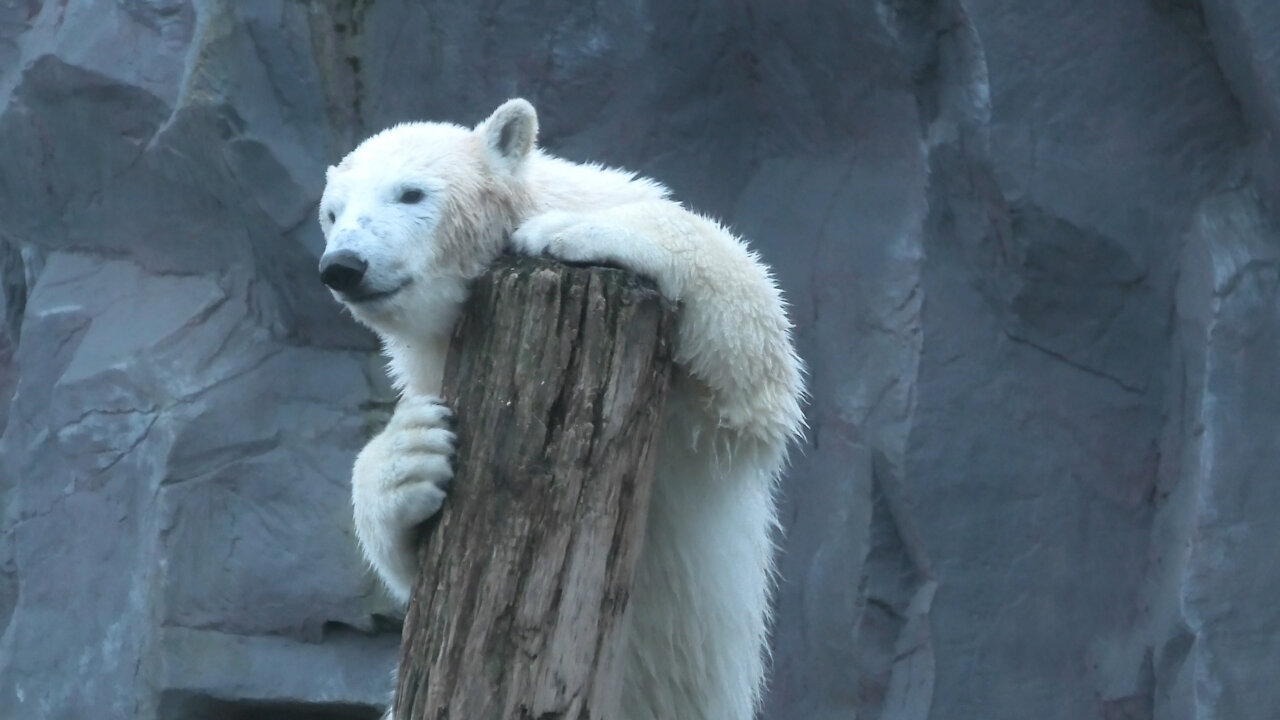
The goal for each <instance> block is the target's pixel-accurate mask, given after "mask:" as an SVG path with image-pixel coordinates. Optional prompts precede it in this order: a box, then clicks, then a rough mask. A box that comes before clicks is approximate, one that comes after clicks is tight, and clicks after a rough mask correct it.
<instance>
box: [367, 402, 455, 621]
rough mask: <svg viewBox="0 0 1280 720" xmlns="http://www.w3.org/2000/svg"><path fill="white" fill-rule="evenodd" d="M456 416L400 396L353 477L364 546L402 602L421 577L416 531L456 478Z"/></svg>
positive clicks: (437, 406) (431, 404) (437, 405)
mask: <svg viewBox="0 0 1280 720" xmlns="http://www.w3.org/2000/svg"><path fill="white" fill-rule="evenodd" d="M452 417H453V413H452V412H451V411H450V410H449V408H447V407H445V406H444V405H443V404H441V403H440V401H439V400H438V399H436V398H434V397H419V396H405V397H403V398H401V400H400V402H399V404H397V405H396V410H395V413H394V414H393V415H392V417H391V421H390V422H389V423H387V427H386V428H385V429H384V430H383V431H382V432H381V433H379V434H378V435H377V436H376V437H374V438H373V439H372V440H370V441H369V444H368V445H366V446H365V447H364V449H363V450H361V451H360V454H359V455H358V456H357V457H356V463H355V467H354V469H353V470H352V473H351V501H352V505H353V506H354V510H355V525H356V536H357V538H359V540H360V548H361V550H363V551H364V556H365V558H366V559H367V560H368V561H369V564H370V565H372V566H373V568H374V570H376V571H377V573H378V576H379V577H380V578H381V579H382V581H383V582H384V583H386V585H387V589H388V590H390V591H391V594H392V596H394V597H395V599H397V600H399V601H401V602H405V601H407V600H408V599H409V593H410V591H411V590H412V589H413V582H414V578H416V577H417V572H418V568H417V547H416V539H417V528H418V526H419V525H421V524H422V522H423V521H424V520H426V519H427V518H429V517H431V516H432V515H434V514H436V512H438V511H439V510H440V505H441V503H443V502H444V498H445V495H446V494H447V491H448V487H449V482H450V480H452V479H453V466H452V462H453V460H452V455H453V447H454V435H453V430H452V429H451V422H452Z"/></svg>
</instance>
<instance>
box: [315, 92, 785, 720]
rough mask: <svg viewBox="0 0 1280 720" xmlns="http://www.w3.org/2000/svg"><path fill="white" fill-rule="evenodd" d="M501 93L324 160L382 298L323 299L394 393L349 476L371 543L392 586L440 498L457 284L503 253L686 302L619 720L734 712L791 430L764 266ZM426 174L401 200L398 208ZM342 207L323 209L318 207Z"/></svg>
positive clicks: (332, 192)
mask: <svg viewBox="0 0 1280 720" xmlns="http://www.w3.org/2000/svg"><path fill="white" fill-rule="evenodd" d="M536 134H537V118H536V115H535V114H534V111H533V107H532V106H530V105H529V104H528V103H527V102H525V101H523V100H512V101H509V102H507V103H505V104H504V105H502V106H501V107H500V108H498V109H497V110H496V111H495V112H494V113H493V115H492V116H490V118H489V119H487V120H486V121H484V122H483V123H481V124H480V125H479V126H477V127H476V128H475V129H467V128H463V127H459V126H456V125H448V124H443V123H411V124H406V125H400V126H397V127H394V128H391V129H389V130H386V131H384V132H382V133H380V134H378V135H375V136H373V137H371V138H369V139H368V140H366V141H365V142H364V143H363V144H361V145H360V147H358V148H356V149H355V150H354V151H353V152H352V153H351V154H350V155H349V156H347V158H346V159H345V160H343V161H342V163H341V164H340V165H338V166H337V167H335V168H330V172H329V178H328V186H327V187H326V189H325V194H324V199H323V200H322V202H321V206H320V217H321V225H322V227H323V228H324V231H325V237H326V239H327V247H326V252H336V251H338V250H351V251H354V252H356V253H358V254H360V255H361V256H362V257H364V258H365V259H366V260H367V261H368V265H369V267H368V270H367V271H366V274H365V278H366V283H367V284H368V287H369V290H370V291H372V292H384V291H390V290H393V289H395V288H400V289H399V290H398V291H397V292H395V293H394V294H393V295H390V296H389V297H386V298H384V299H381V300H375V301H373V302H364V303H361V302H352V301H351V299H350V298H348V297H344V296H342V295H339V294H336V293H335V295H337V297H338V299H339V300H340V301H344V302H346V304H347V306H348V307H349V308H350V309H351V312H352V314H353V315H355V317H356V318H357V319H359V320H360V321H362V322H364V323H365V324H367V325H368V326H369V327H371V328H373V329H374V330H375V331H376V332H377V333H378V334H379V336H380V337H381V338H382V341H383V345H384V349H385V352H386V353H387V356H388V358H389V360H390V367H391V373H392V377H393V380H394V381H395V383H396V385H397V386H398V387H399V388H400V389H401V390H402V392H403V399H402V400H401V402H400V404H399V406H398V407H397V408H396V411H395V415H394V417H393V418H392V420H391V422H390V424H389V425H388V426H387V428H386V430H384V431H383V432H382V434H380V435H379V436H377V437H376V438H374V439H373V440H372V441H370V443H369V445H368V446H367V447H366V448H365V449H364V450H363V451H362V452H361V453H360V456H359V458H358V460H357V461H356V465H355V469H354V472H353V478H352V486H353V492H352V497H353V502H354V506H355V516H356V527H357V533H358V535H359V539H360V543H361V546H362V548H363V550H364V552H365V555H366V557H367V558H368V559H369V562H370V563H371V564H372V565H373V567H374V568H375V569H376V570H377V571H378V574H379V575H380V576H381V577H382V579H383V580H384V581H385V582H386V584H387V586H388V587H389V588H390V590H391V592H392V593H393V594H394V595H395V596H396V597H398V598H400V599H402V600H404V599H406V598H407V597H408V593H409V590H410V588H411V586H412V582H413V574H414V551H413V547H412V537H413V529H414V528H415V527H416V526H417V525H418V524H419V523H421V522H422V521H423V520H425V519H426V518H427V517H429V516H430V515H431V514H433V513H434V512H436V511H437V510H438V508H439V505H440V502H441V500H442V499H443V496H444V490H445V488H446V485H447V482H448V478H449V471H448V469H449V465H448V462H447V461H448V455H449V453H450V452H451V451H452V442H453V437H452V434H451V433H450V431H449V429H448V426H447V418H446V413H447V411H446V410H445V409H444V408H443V407H442V406H441V405H440V404H439V403H438V402H437V401H436V400H435V397H434V396H435V395H436V394H437V393H438V392H439V386H440V375H441V372H442V364H443V360H444V353H445V352H446V350H447V347H448V337H449V332H450V331H451V329H452V327H453V324H454V322H455V320H456V319H457V316H458V313H459V309H460V306H461V304H462V302H463V301H464V300H465V298H466V288H467V284H468V282H469V281H470V280H471V279H472V278H474V277H475V276H477V275H478V274H480V273H481V272H482V271H483V270H484V269H485V267H486V266H487V265H488V264H489V263H490V262H492V261H493V259H494V258H496V257H497V256H498V255H499V254H500V253H501V252H502V251H503V249H504V242H505V241H506V238H510V245H511V246H512V247H513V248H514V249H516V250H517V251H520V252H525V253H531V254H549V255H551V256H553V257H557V258H560V259H563V260H567V261H574V262H606V263H613V264H617V265H620V266H622V267H625V268H628V269H631V270H633V271H635V272H637V273H640V274H642V275H645V276H647V277H650V278H652V279H653V280H654V281H656V282H657V284H658V286H659V289H660V290H661V291H662V292H663V293H664V294H665V295H666V296H667V297H669V298H671V299H672V300H676V301H679V302H680V303H681V308H682V310H681V316H680V318H679V324H678V330H677V338H676V346H675V358H676V362H677V363H678V366H679V367H680V368H681V370H682V372H680V373H678V374H677V378H676V381H675V384H674V387H673V389H672V395H671V397H670V399H669V403H668V411H667V418H666V423H667V427H666V434H665V436H664V439H663V442H662V446H661V449H660V455H659V462H658V477H657V481H656V486H655V488H654V494H653V499H652V505H651V509H650V512H649V526H648V528H647V532H646V538H645V545H644V550H643V554H642V557H641V560H640V564H639V569H638V576H637V580H636V586H635V589H634V592H633V594H632V600H631V611H630V615H629V618H628V623H629V626H628V628H627V635H626V642H627V647H626V651H625V658H626V662H625V663H624V670H623V671H624V673H625V675H624V677H623V684H622V687H623V696H622V707H621V708H620V709H619V711H618V713H617V717H619V718H621V720H747V719H748V718H751V717H752V716H753V715H754V712H755V708H756V706H757V704H758V702H759V699H760V695H761V691H762V687H763V683H764V675H765V666H766V649H765V645H766V635H767V632H768V624H769V622H768V620H769V604H770V596H771V587H772V572H773V547H772V543H771V535H772V533H773V531H774V528H775V524H776V515H775V507H774V490H775V485H776V481H777V480H778V476H779V473H780V472H781V470H782V467H783V463H784V462H785V456H786V448H787V444H788V442H789V441H790V440H792V439H793V438H795V437H796V436H797V435H798V434H799V433H800V432H801V431H802V428H803V417H802V415H801V400H802V396H803V386H802V377H801V375H802V370H801V364H800V361H799V360H798V358H797V357H796V355H795V352H794V350H793V348H792V343H791V338H790V328H791V325H790V323H789V321H788V320H787V317H786V313H785V310H784V303H783V300H782V297H781V294H780V293H779V291H778V289H777V287H776V286H775V284H774V282H773V280H772V278H771V277H770V274H769V271H768V270H767V269H766V268H765V267H764V266H763V265H762V264H761V263H760V262H759V260H758V258H757V257H756V256H755V254H754V253H752V252H751V251H749V250H748V249H747V247H746V246H745V244H743V243H742V241H740V240H739V239H738V238H736V237H734V236H733V235H732V234H730V233H729V232H728V231H727V230H725V229H724V228H723V227H722V226H720V225H719V224H717V223H715V222H714V221H711V220H708V219H706V218H704V217H701V216H699V215H696V214H694V213H691V212H689V211H688V210H686V209H684V208H683V207H681V206H680V205H679V204H678V203H676V202H673V201H671V200H668V199H667V192H666V190H665V189H664V188H663V187H662V186H660V185H658V184H657V183H654V182H652V181H650V180H646V179H643V178H637V177H636V176H635V175H633V174H632V173H627V172H622V171H618V170H612V169H607V168H604V167H601V166H597V165H580V164H575V163H570V162H567V161H564V160H561V159H558V158H555V157H552V156H549V155H546V154H544V153H543V152H541V151H540V150H538V149H536V148H535V147H534V139H535V137H536ZM405 188H420V189H422V190H423V191H424V192H425V197H424V198H423V199H422V200H421V201H420V202H417V203H414V204H408V205H406V204H404V203H403V202H397V199H396V198H397V197H400V196H401V193H402V192H403V191H404V189H405ZM330 213H333V218H334V219H333V220H332V221H331V220H330V219H329V214H330Z"/></svg>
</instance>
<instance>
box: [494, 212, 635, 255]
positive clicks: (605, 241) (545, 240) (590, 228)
mask: <svg viewBox="0 0 1280 720" xmlns="http://www.w3.org/2000/svg"><path fill="white" fill-rule="evenodd" d="M627 236H628V233H627V232H626V231H625V230H624V229H622V228H616V227H613V226H611V225H609V224H608V223H605V222H602V221H601V220H599V219H596V218H594V217H592V216H591V215H586V214H582V213H571V212H563V211H560V210H553V211H551V212H546V213H543V214H541V215H536V216H534V217H532V218H529V219H528V220H527V221H525V222H524V224H522V225H521V226H520V227H519V228H516V231H515V232H514V233H512V235H511V248H512V249H513V250H514V251H516V252H518V253H520V254H522V255H532V256H535V257H536V256H540V255H541V256H546V257H552V258H555V259H557V260H562V261H564V262H568V263H584V264H609V265H619V266H622V267H627V265H628V263H627V258H628V256H629V254H630V252H629V245H630V243H629V241H628V237H627Z"/></svg>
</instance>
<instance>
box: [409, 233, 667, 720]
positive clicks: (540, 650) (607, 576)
mask: <svg viewBox="0 0 1280 720" xmlns="http://www.w3.org/2000/svg"><path fill="white" fill-rule="evenodd" d="M673 326H674V311H673V308H672V307H671V306H670V305H669V304H668V303H666V302H665V301H664V300H662V299H661V297H660V296H659V295H658V293H657V292H656V291H655V290H654V289H653V288H652V286H650V285H648V284H645V283H642V282H641V281H639V280H637V279H636V278H634V277H632V276H631V275H629V274H627V273H624V272H622V271H620V270H612V269H605V268H579V267H568V266H564V265H559V264H555V263H550V262H547V261H542V260H532V259H511V258H504V259H503V260H502V261H500V262H499V263H498V264H497V265H496V266H495V267H494V268H493V269H492V270H490V271H489V272H488V273H487V274H486V275H485V276H483V277H482V278H480V279H479V280H478V281H477V282H476V284H475V286H474V287H473V290H472V296H471V299H470V300H469V301H468V304H467V306H466V308H465V310H464V316H463V318H462V320H461V322H460V323H459V325H458V329H457V331H456V333H455V335H454V340H453V345H452V349H451V351H450V355H449V360H448V364H447V367H446V370H445V383H444V397H445V401H446V402H448V403H449V404H450V405H451V406H452V407H453V408H454V410H455V413H456V417H457V427H456V429H457V432H458V441H459V442H458V450H457V472H456V477H455V480H454V484H453V489H452V491H451V495H450V498H449V500H448V501H447V502H446V504H445V507H444V510H443V511H442V512H441V513H440V515H439V516H437V520H436V521H435V523H434V527H430V528H428V530H427V532H426V537H425V539H424V542H423V545H422V547H421V550H420V553H419V559H420V562H421V568H422V570H421V574H420V576H419V579H418V583H417V586H416V587H415V589H414V593H413V597H412V600H411V601H410V604H409V611H408V615H407V617H406V619H405V628H404V639H403V644H402V649H401V660H400V663H401V664H400V674H399V680H398V684H397V689H396V715H395V716H396V718H399V719H401V720H406V719H411V720H426V719H428V718H430V719H431V720H440V719H443V718H455V719H458V720H462V719H466V720H499V719H504V718H510V719H513V720H515V719H519V720H533V719H535V718H536V719H539V720H552V719H554V720H579V719H582V720H585V719H587V718H591V719H593V720H605V718H607V717H608V713H610V712H611V710H610V709H611V708H613V707H614V706H615V703H616V697H617V692H618V683H617V680H618V673H617V672H616V671H615V669H614V668H615V664H616V660H617V655H618V650H619V647H618V646H619V630H620V629H621V624H622V618H623V615H624V613H625V611H626V607H627V601H628V597H629V592H630V587H631V581H632V576H633V574H634V569H635V565H636V560H637V557H638V553H639V551H640V546H641V542H642V540H643V533H644V526H645V516H646V512H647V506H648V499H649V493H650V487H651V485H652V480H653V472H654V463H655V459H656V455H657V450H658V444H659V439H660V437H661V431H662V428H661V422H662V417H663V404H664V402H665V399H666V392H667V389H668V386H669V383H670V376H671V372H672V366H671V360H670V356H671V353H670V338H671V332H672V329H673Z"/></svg>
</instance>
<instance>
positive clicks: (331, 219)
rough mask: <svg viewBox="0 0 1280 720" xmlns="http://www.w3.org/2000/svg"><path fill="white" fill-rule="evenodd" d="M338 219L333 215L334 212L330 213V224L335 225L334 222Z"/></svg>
mask: <svg viewBox="0 0 1280 720" xmlns="http://www.w3.org/2000/svg"><path fill="white" fill-rule="evenodd" d="M337 219H338V218H337V216H336V215H334V214H333V211H332V210H330V211H329V222H330V223H333V221H335V220H337Z"/></svg>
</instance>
